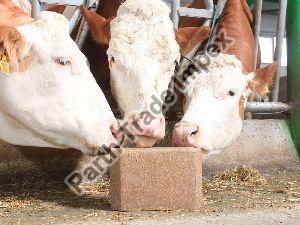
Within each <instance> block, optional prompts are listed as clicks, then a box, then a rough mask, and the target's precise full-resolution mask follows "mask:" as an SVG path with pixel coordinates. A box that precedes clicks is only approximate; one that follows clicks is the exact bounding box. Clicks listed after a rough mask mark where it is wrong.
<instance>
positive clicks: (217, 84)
mask: <svg viewBox="0 0 300 225" xmlns="http://www.w3.org/2000/svg"><path fill="white" fill-rule="evenodd" d="M251 26H252V14H251V11H250V9H249V7H248V5H247V3H246V0H228V1H227V5H226V7H225V9H224V15H223V17H222V18H221V20H220V22H219V24H218V25H217V38H219V39H220V38H221V37H222V36H223V37H224V35H225V38H226V39H227V40H228V39H230V40H231V41H232V43H231V44H227V46H226V47H225V48H222V53H220V54H218V55H217V56H216V57H210V62H209V63H208V65H207V68H206V69H205V70H201V71H200V72H195V73H194V74H193V76H191V77H189V78H188V80H187V81H188V85H187V87H186V89H187V90H186V91H187V94H186V95H185V100H186V101H185V105H184V116H183V118H182V121H181V122H180V123H178V124H176V125H175V128H174V132H173V142H174V144H175V145H176V146H190V147H199V148H202V149H205V150H207V151H209V154H214V153H217V152H218V150H220V149H222V148H224V147H226V146H227V145H229V144H230V143H231V142H232V141H233V140H234V139H235V138H236V137H238V135H239V134H240V133H241V130H242V127H243V122H242V121H243V117H244V107H245V104H246V101H247V97H248V95H249V94H250V93H251V92H255V93H262V92H265V91H266V90H267V88H266V87H267V86H268V85H270V84H271V83H272V78H273V76H274V73H275V72H276V63H274V64H271V65H270V66H268V67H265V68H262V69H258V70H256V71H255V72H252V71H253V63H254V60H253V56H254V36H253V32H252V29H251ZM216 40H218V39H216ZM221 44H222V43H221ZM223 47H224V46H223Z"/></svg>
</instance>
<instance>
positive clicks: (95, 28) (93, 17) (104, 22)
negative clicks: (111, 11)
mask: <svg viewBox="0 0 300 225" xmlns="http://www.w3.org/2000/svg"><path fill="white" fill-rule="evenodd" d="M80 11H81V13H82V15H83V16H84V18H85V19H86V21H87V23H88V25H89V28H90V31H91V34H92V37H93V39H94V40H95V41H96V42H97V43H99V44H104V45H108V44H109V40H110V22H111V20H112V19H105V18H104V17H102V16H100V15H98V14H97V13H95V12H90V11H88V10H87V9H86V8H85V7H84V6H83V5H81V6H80Z"/></svg>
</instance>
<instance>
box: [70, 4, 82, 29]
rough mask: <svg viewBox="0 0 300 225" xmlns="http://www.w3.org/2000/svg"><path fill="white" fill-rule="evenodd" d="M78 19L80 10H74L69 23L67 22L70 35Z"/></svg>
mask: <svg viewBox="0 0 300 225" xmlns="http://www.w3.org/2000/svg"><path fill="white" fill-rule="evenodd" d="M79 19H80V10H79V9H75V11H74V13H73V15H72V17H71V19H70V21H69V28H70V33H72V31H73V30H74V28H75V27H76V25H77V23H78V21H79Z"/></svg>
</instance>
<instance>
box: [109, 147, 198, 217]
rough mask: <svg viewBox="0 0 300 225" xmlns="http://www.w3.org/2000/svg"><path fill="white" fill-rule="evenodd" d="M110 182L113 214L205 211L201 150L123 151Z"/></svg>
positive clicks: (155, 149) (112, 172) (147, 149)
mask: <svg viewBox="0 0 300 225" xmlns="http://www.w3.org/2000/svg"><path fill="white" fill-rule="evenodd" d="M110 179H111V184H110V187H111V206H112V209H113V210H118V211H142V210H149V211H153V210H189V211H197V210H199V209H201V207H202V154H201V150H200V149H195V148H145V149H142V148H140V149H129V148H128V149H123V151H122V153H121V154H120V156H119V158H118V159H117V160H116V162H115V164H113V166H112V167H111V170H110Z"/></svg>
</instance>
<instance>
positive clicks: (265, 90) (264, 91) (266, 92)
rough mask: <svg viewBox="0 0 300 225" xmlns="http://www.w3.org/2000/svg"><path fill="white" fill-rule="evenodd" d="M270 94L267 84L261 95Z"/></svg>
mask: <svg viewBox="0 0 300 225" xmlns="http://www.w3.org/2000/svg"><path fill="white" fill-rule="evenodd" d="M269 92H270V90H269V87H268V85H267V84H265V85H264V86H263V88H262V90H261V94H264V95H265V94H268V93H269Z"/></svg>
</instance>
